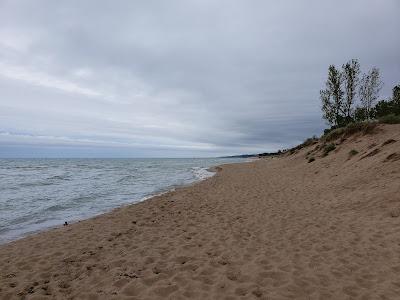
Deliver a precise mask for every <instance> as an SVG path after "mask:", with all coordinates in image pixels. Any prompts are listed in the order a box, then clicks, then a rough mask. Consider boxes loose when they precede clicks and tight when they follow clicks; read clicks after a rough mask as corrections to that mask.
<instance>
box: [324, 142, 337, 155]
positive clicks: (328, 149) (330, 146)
mask: <svg viewBox="0 0 400 300" xmlns="http://www.w3.org/2000/svg"><path fill="white" fill-rule="evenodd" d="M335 149H336V146H335V144H333V143H331V144H327V145H325V146H324V156H327V155H328V154H329V152H331V151H333V150H335Z"/></svg>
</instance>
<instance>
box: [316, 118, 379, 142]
mask: <svg viewBox="0 0 400 300" xmlns="http://www.w3.org/2000/svg"><path fill="white" fill-rule="evenodd" d="M376 125H377V122H373V121H370V122H357V123H350V124H349V125H347V126H346V127H341V128H337V129H334V130H332V131H330V132H329V133H328V134H327V135H324V136H323V137H322V139H323V140H324V141H326V142H330V141H334V140H336V139H338V138H340V137H342V138H344V137H347V136H350V135H352V134H355V133H357V132H361V133H363V134H370V133H373V132H374V130H375V127H376Z"/></svg>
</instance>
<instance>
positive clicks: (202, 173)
mask: <svg viewBox="0 0 400 300" xmlns="http://www.w3.org/2000/svg"><path fill="white" fill-rule="evenodd" d="M192 172H193V174H194V176H195V177H196V178H197V179H199V180H205V179H207V178H210V177H212V176H214V174H215V173H214V172H211V171H209V170H208V169H207V168H201V167H194V168H192Z"/></svg>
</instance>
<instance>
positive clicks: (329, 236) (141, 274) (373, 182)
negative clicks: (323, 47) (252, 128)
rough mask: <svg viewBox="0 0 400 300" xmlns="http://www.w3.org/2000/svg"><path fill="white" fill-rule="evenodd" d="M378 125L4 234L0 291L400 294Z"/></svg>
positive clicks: (391, 186)
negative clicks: (133, 200) (94, 211)
mask: <svg viewBox="0 0 400 300" xmlns="http://www.w3.org/2000/svg"><path fill="white" fill-rule="evenodd" d="M378 130H379V132H378V133H376V134H374V135H367V136H361V135H355V136H352V137H349V138H347V140H345V141H337V143H338V145H337V146H336V149H335V150H334V151H332V152H331V153H329V155H328V156H327V157H322V152H320V151H314V152H313V153H312V154H308V155H307V153H308V152H310V151H312V150H313V149H314V148H315V147H316V146H317V145H312V146H310V147H308V148H305V149H302V150H300V151H298V152H297V153H295V154H293V155H285V156H283V157H279V158H268V159H261V160H257V161H254V162H250V163H243V164H232V165H224V166H221V167H220V168H219V172H218V174H217V175H215V176H214V177H212V178H210V179H208V180H206V181H203V182H200V183H197V184H195V185H193V186H189V187H184V188H179V189H177V190H176V191H173V192H169V193H167V194H164V195H161V196H158V197H155V198H152V199H150V200H147V201H144V202H142V203H139V204H135V205H131V206H127V207H123V208H120V209H116V210H114V211H113V212H111V213H108V214H104V215H101V216H98V217H95V218H92V219H89V220H86V221H82V222H79V223H75V224H72V225H69V226H66V227H63V226H60V228H56V229H53V230H49V231H47V232H43V233H40V234H36V235H33V236H30V237H27V238H24V239H21V240H18V241H15V242H11V243H9V244H6V245H3V246H1V247H0V298H1V299H400V216H399V215H400V125H386V126H382V125H380V127H379V128H378ZM391 139H392V140H393V141H391ZM352 149H355V150H357V151H358V152H359V153H358V154H356V155H354V156H351V155H350V154H349V151H350V150H352ZM310 155H313V156H314V157H315V159H316V160H315V161H314V162H312V163H308V162H307V161H308V160H307V159H306V156H308V157H309V156H310Z"/></svg>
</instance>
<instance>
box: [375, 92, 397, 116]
mask: <svg viewBox="0 0 400 300" xmlns="http://www.w3.org/2000/svg"><path fill="white" fill-rule="evenodd" d="M392 92H393V94H392V98H389V99H388V100H381V101H379V102H378V103H377V104H376V105H375V107H374V109H373V114H374V117H375V118H381V117H384V116H387V115H391V114H393V115H400V85H397V86H395V87H394V88H393V90H392Z"/></svg>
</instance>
